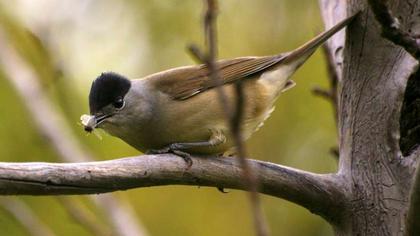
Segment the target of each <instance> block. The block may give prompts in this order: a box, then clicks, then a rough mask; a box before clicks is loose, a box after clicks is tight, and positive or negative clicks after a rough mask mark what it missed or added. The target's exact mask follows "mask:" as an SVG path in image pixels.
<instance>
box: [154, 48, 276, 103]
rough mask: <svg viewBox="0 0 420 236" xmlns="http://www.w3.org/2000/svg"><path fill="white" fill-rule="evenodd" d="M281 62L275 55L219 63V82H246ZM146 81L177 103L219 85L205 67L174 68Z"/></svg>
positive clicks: (217, 63)
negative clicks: (247, 78)
mask: <svg viewBox="0 0 420 236" xmlns="http://www.w3.org/2000/svg"><path fill="white" fill-rule="evenodd" d="M281 59H282V57H281V56H280V55H276V56H265V57H241V58H235V59H229V60H220V61H217V62H216V66H217V68H218V76H219V79H220V83H221V84H227V83H233V82H235V81H238V80H240V79H244V78H246V77H248V76H251V75H253V74H256V73H259V72H261V71H263V70H264V69H267V68H269V67H271V66H273V65H274V64H276V63H278V62H279V61H280V60H281ZM147 79H150V80H151V81H152V83H153V84H154V85H155V88H157V89H158V90H160V91H161V92H164V93H166V94H168V95H169V96H171V98H173V99H176V100H184V99H187V98H190V97H192V96H194V95H196V94H199V93H201V92H203V91H206V90H208V89H211V88H214V87H216V85H217V84H216V82H215V80H214V79H212V78H211V76H210V71H209V69H208V67H207V66H206V65H197V66H187V67H180V68H175V69H172V70H167V71H163V72H160V73H158V74H154V75H151V76H150V77H149V78H147Z"/></svg>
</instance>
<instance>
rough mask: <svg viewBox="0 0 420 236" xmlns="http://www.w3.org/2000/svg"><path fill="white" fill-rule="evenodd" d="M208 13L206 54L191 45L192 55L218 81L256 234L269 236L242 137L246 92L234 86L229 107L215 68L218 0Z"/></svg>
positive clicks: (208, 3)
mask: <svg viewBox="0 0 420 236" xmlns="http://www.w3.org/2000/svg"><path fill="white" fill-rule="evenodd" d="M205 2H206V11H205V14H204V36H205V42H206V44H207V50H208V52H207V55H205V54H204V53H201V51H200V50H199V48H198V47H196V46H194V45H191V46H190V47H189V49H190V52H191V53H192V54H193V55H194V56H195V57H196V59H198V60H199V61H201V62H202V63H204V64H206V66H207V67H208V69H209V74H210V78H211V79H212V80H213V81H214V82H215V84H216V85H217V86H216V90H217V93H218V97H219V102H220V104H221V105H222V107H223V110H224V111H225V112H224V115H225V120H226V121H227V123H228V125H229V129H230V132H231V133H232V137H233V140H234V143H235V148H236V151H237V154H238V157H239V158H238V161H239V163H240V164H241V166H242V170H243V177H244V180H245V182H246V185H247V186H248V189H247V190H248V191H249V199H250V203H251V211H252V216H253V220H254V224H255V230H256V234H257V235H258V236H268V235H269V233H268V232H269V230H268V225H267V223H266V220H265V217H264V214H263V211H262V208H261V204H260V199H259V196H258V191H257V190H258V180H257V178H256V176H255V174H254V173H253V170H252V169H251V168H250V166H249V165H248V162H247V159H246V158H247V156H248V155H247V152H246V147H245V143H244V139H243V135H242V130H241V126H242V123H243V122H242V117H243V105H244V95H243V94H244V92H243V87H242V82H241V81H239V82H237V83H236V84H235V95H236V101H235V105H234V106H233V107H230V106H229V103H228V99H227V95H226V93H225V91H224V90H223V88H222V85H223V81H222V79H221V78H220V76H219V70H218V68H217V66H216V59H217V30H216V28H217V25H216V23H217V22H216V19H217V14H218V3H217V0H205Z"/></svg>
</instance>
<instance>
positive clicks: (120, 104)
mask: <svg viewBox="0 0 420 236" xmlns="http://www.w3.org/2000/svg"><path fill="white" fill-rule="evenodd" d="M112 105H113V106H114V107H115V108H117V109H122V108H123V107H124V105H125V101H124V99H122V98H118V99H117V100H115V101H114V102H113V103H112Z"/></svg>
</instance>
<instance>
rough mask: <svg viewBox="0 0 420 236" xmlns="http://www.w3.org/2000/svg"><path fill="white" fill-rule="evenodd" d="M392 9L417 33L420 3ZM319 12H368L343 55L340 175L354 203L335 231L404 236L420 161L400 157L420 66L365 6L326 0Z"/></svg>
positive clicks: (331, 15)
mask: <svg viewBox="0 0 420 236" xmlns="http://www.w3.org/2000/svg"><path fill="white" fill-rule="evenodd" d="M388 4H389V7H390V10H391V11H392V12H393V13H394V14H395V16H397V17H398V19H399V21H400V23H401V25H402V27H406V28H411V29H413V30H414V29H416V28H415V27H414V26H415V24H418V23H419V22H415V20H418V13H419V11H420V8H419V7H420V6H419V4H417V1H415V0H411V1H408V0H407V1H389V2H388ZM321 6H323V7H324V8H325V9H328V10H324V11H323V17H324V19H325V21H326V22H334V21H337V20H338V19H341V18H343V17H344V16H343V15H342V14H344V13H345V12H347V13H349V14H351V13H354V12H356V11H357V10H362V12H361V14H360V16H359V17H358V18H357V20H356V21H355V22H354V23H353V24H352V25H350V26H349V27H348V29H347V37H346V47H345V50H344V53H343V61H344V63H343V66H344V67H343V74H342V79H341V84H340V88H341V89H340V91H341V93H340V104H339V107H340V111H339V133H340V162H339V173H338V174H339V175H340V176H342V177H343V178H344V179H345V183H346V186H347V187H346V189H348V190H349V192H348V198H349V201H348V202H346V206H345V209H346V210H345V217H344V218H343V219H342V220H341V221H340V224H338V225H335V230H336V233H337V235H403V234H404V232H405V231H406V229H407V224H406V218H407V213H408V209H409V207H410V204H411V203H410V200H409V196H410V188H411V185H412V182H413V181H412V180H413V170H414V169H415V168H416V166H415V165H416V162H415V161H414V162H407V161H405V160H404V157H403V156H402V155H401V151H400V148H399V143H398V142H399V134H400V125H399V124H400V123H399V119H400V115H401V113H400V111H401V106H402V103H403V98H404V91H405V87H406V84H407V80H408V78H409V77H410V76H411V75H412V74H413V73H416V69H417V61H416V60H414V58H412V57H411V56H410V54H408V53H407V52H406V51H405V50H404V49H403V48H402V47H400V46H397V45H395V44H393V43H391V42H390V41H388V40H387V39H385V38H383V37H382V36H381V31H380V26H379V24H378V23H377V21H376V20H375V17H374V15H373V14H372V12H371V10H370V9H369V8H368V6H367V3H366V2H365V1H363V0H353V1H341V0H322V1H321ZM336 8H337V9H338V10H337V11H334V9H336ZM343 9H345V11H344V10H343ZM336 12H341V14H336ZM336 40H338V39H336ZM335 44H337V42H336V43H335ZM408 158H418V157H408ZM407 163H410V165H406V164H407Z"/></svg>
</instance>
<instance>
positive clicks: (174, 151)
mask: <svg viewBox="0 0 420 236" xmlns="http://www.w3.org/2000/svg"><path fill="white" fill-rule="evenodd" d="M166 153H172V154H175V155H177V156H179V157H181V158H182V159H183V160H184V161H185V163H186V164H187V170H188V169H190V168H191V166H192V164H193V161H192V158H191V155H190V154H189V153H187V152H184V151H181V150H179V149H177V147H176V145H169V146H167V147H164V148H161V149H151V150H148V151H147V154H166Z"/></svg>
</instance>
